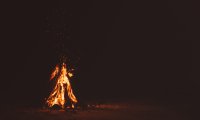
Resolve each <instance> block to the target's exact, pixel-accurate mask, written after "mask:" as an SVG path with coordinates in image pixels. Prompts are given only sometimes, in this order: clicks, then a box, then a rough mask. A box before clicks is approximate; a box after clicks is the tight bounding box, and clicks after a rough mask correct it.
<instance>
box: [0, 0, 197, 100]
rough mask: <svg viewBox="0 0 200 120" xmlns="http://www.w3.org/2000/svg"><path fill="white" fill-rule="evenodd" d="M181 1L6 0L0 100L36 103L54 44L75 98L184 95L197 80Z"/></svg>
mask: <svg viewBox="0 0 200 120" xmlns="http://www.w3.org/2000/svg"><path fill="white" fill-rule="evenodd" d="M188 7H189V5H188V4H187V3H186V2H184V1H181V2H178V1H174V0H169V1H158V0H157V1H149V0H146V1H141V2H138V1H135V2H133V1H132V2H130V1H129V2H128V1H126V2H125V1H118V2H117V1H109V2H108V1H107V2H103V1H99V2H97V1H96V2H94V1H87V2H85V1H76V2H75V1H74V2H69V1H66V0H65V2H63V1H62V2H56V3H54V2H27V1H26V2H24V1H23V2H17V1H15V2H13V3H5V6H4V7H2V12H3V13H2V14H1V18H2V20H1V24H2V25H1V29H3V35H2V36H1V47H0V49H1V50H0V51H1V78H0V80H1V81H0V82H1V87H0V91H1V92H0V93H1V98H3V97H4V99H1V100H2V101H4V102H5V103H6V104H8V103H9V102H12V103H13V104H20V103H23V102H26V103H29V104H37V103H41V102H42V100H43V99H44V97H47V95H48V90H49V74H50V72H51V70H52V69H53V67H54V66H55V64H56V63H57V62H58V53H59V52H60V51H61V47H60V46H61V43H62V44H64V45H65V50H66V51H67V52H68V55H69V57H70V58H71V61H72V63H71V64H72V65H74V66H75V67H76V71H75V77H74V78H73V79H72V85H73V88H74V91H75V94H76V95H77V96H78V98H80V99H86V100H87V99H100V98H101V99H118V98H124V99H144V98H145V99H156V100H169V101H173V100H175V101H181V100H184V101H187V100H189V99H190V100H191V99H193V97H194V95H195V94H196V93H198V89H197V85H198V84H195V82H196V81H194V80H193V79H192V78H191V74H192V64H191V62H192V42H191V41H188V38H189V32H190V31H189V30H188V29H189V27H190V21H189V17H188V16H189V15H190V14H189V11H188V10H187V8H188ZM64 25H66V27H63V26H64ZM64 28H65V30H63V29H64ZM58 34H61V35H64V38H63V39H61V38H62V37H60V36H59V35H58ZM60 39H61V40H60ZM79 58H80V60H79V61H78V59H79ZM196 83H197V82H196ZM13 100H14V101H13Z"/></svg>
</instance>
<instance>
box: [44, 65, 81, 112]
mask: <svg viewBox="0 0 200 120" xmlns="http://www.w3.org/2000/svg"><path fill="white" fill-rule="evenodd" d="M72 76H73V74H72V73H71V72H69V71H68V70H67V67H66V64H65V63H62V65H61V67H60V68H59V65H56V67H55V69H54V71H53V72H52V74H51V77H50V80H52V79H56V80H57V83H56V85H55V87H54V89H53V91H52V92H51V94H50V96H49V97H48V99H47V101H46V102H47V105H48V106H49V107H52V106H54V105H58V106H60V107H61V108H63V109H64V107H65V103H66V102H67V101H66V98H65V94H66V92H67V95H68V98H69V100H70V101H71V105H72V106H71V107H72V108H74V104H76V103H77V102H78V101H77V99H76V97H75V95H74V94H73V91H72V87H71V84H70V82H69V78H70V77H72Z"/></svg>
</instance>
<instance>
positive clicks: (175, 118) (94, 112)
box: [0, 101, 192, 120]
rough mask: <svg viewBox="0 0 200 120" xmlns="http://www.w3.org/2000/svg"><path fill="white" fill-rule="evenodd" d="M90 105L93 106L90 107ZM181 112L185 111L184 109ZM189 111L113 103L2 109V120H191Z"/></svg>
mask: <svg viewBox="0 0 200 120" xmlns="http://www.w3.org/2000/svg"><path fill="white" fill-rule="evenodd" d="M92 105H93V106H92ZM183 108H184V109H183ZM185 108H189V107H186V106H185V107H184V106H178V105H176V107H175V106H174V105H173V106H170V105H161V104H158V103H153V102H141V101H140V102H138V101H129V102H127V101H126V102H113V103H104V104H103V103H101V104H95V106H94V104H90V106H89V105H88V107H85V108H83V107H81V108H80V107H79V108H77V109H75V110H69V109H68V110H66V111H64V110H49V109H46V108H30V107H29V108H28V107H27V108H21V109H5V110H4V111H1V113H3V114H2V115H1V117H0V119H1V120H7V119H8V120H12V119H15V120H47V119H48V120H191V118H192V117H191V116H190V115H189V114H188V113H189V112H190V110H189V109H187V110H186V109H185Z"/></svg>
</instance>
